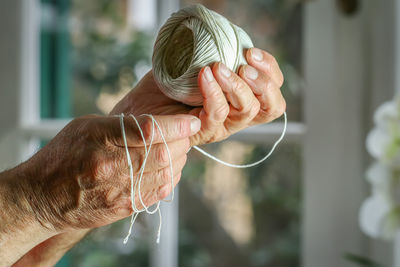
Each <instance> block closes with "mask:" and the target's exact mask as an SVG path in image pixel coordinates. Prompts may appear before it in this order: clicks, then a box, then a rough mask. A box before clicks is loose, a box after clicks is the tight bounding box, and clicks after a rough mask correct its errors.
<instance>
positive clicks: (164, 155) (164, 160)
mask: <svg viewBox="0 0 400 267" xmlns="http://www.w3.org/2000/svg"><path fill="white" fill-rule="evenodd" d="M156 160H157V162H158V163H159V164H160V165H161V166H163V167H164V166H168V165H169V157H168V152H167V149H166V148H165V147H164V146H162V147H161V148H159V149H158V150H157V152H156Z"/></svg>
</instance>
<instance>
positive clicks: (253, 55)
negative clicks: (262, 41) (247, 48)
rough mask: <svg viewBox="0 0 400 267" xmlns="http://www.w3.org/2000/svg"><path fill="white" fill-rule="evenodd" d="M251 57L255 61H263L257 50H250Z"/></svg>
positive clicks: (260, 53) (259, 51)
mask: <svg viewBox="0 0 400 267" xmlns="http://www.w3.org/2000/svg"><path fill="white" fill-rule="evenodd" d="M251 56H252V57H253V59H254V60H256V61H261V60H262V59H263V54H262V52H261V50H260V49H258V48H253V49H251Z"/></svg>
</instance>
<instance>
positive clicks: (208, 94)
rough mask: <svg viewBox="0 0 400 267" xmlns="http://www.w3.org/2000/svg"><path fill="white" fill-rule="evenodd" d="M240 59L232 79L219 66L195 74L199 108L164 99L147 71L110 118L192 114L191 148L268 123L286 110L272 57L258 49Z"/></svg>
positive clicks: (223, 68)
mask: <svg viewBox="0 0 400 267" xmlns="http://www.w3.org/2000/svg"><path fill="white" fill-rule="evenodd" d="M246 59H247V62H248V64H249V65H245V66H241V68H240V69H239V71H238V74H235V73H233V72H231V71H230V70H229V69H227V68H226V67H225V66H224V65H223V64H222V63H216V64H214V65H213V66H212V69H210V68H209V67H205V68H203V69H202V70H201V71H200V73H199V87H200V90H201V92H202V95H203V107H196V108H193V107H189V106H187V105H185V104H182V103H180V102H177V101H175V100H172V99H170V98H168V97H166V96H165V95H164V94H163V93H162V92H161V91H160V90H159V88H158V86H157V85H156V83H155V81H154V78H153V74H152V73H151V72H149V73H148V74H146V76H145V77H144V78H143V79H142V80H141V81H140V82H139V84H138V85H137V86H136V88H135V89H134V90H132V91H131V92H130V93H129V94H128V95H126V96H125V98H124V99H123V100H121V101H120V102H119V103H118V104H117V105H116V106H115V108H114V109H113V111H112V112H111V113H112V114H118V113H121V112H125V113H132V114H136V115H138V114H143V113H151V114H179V113H190V114H193V115H196V116H198V117H199V118H200V120H201V122H202V128H201V130H200V132H199V133H197V134H196V135H194V136H192V137H191V138H190V141H191V145H199V144H205V143H211V142H215V141H220V140H223V139H225V138H227V137H229V136H230V135H232V134H233V133H236V132H237V131H239V130H242V129H244V128H246V127H249V126H252V125H255V124H261V123H267V122H270V121H272V120H274V119H276V118H278V117H280V116H281V115H282V114H283V112H284V111H285V108H286V104H285V100H284V98H283V96H282V94H281V92H280V87H281V86H282V84H283V75H282V72H281V70H280V69H279V66H278V63H277V62H276V60H275V58H274V57H273V56H272V55H270V54H269V53H267V52H265V51H262V50H260V49H258V48H251V49H249V50H247V51H246Z"/></svg>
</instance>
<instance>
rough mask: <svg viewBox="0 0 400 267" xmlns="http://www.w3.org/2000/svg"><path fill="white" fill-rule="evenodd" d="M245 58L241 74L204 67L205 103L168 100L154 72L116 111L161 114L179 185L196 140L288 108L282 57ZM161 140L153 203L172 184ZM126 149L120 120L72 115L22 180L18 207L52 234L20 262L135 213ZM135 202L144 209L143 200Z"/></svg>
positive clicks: (137, 159)
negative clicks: (279, 61)
mask: <svg viewBox="0 0 400 267" xmlns="http://www.w3.org/2000/svg"><path fill="white" fill-rule="evenodd" d="M246 58H247V61H248V63H249V65H246V66H242V67H241V68H240V69H239V71H238V74H235V73H233V72H231V71H229V70H228V69H227V68H226V67H225V66H224V65H223V64H221V63H216V64H214V65H213V66H212V68H210V67H205V68H203V69H202V70H201V71H200V73H199V81H198V83H199V87H200V90H201V92H202V95H203V98H204V99H203V102H204V103H203V107H196V108H193V107H189V106H187V105H184V104H182V103H179V102H176V101H174V100H171V99H169V98H167V97H166V96H165V95H163V94H162V93H161V91H160V90H159V88H158V87H157V85H156V83H155V81H154V78H153V75H152V73H151V72H149V73H148V74H146V75H145V77H144V78H143V79H142V80H141V81H140V82H139V84H138V85H137V86H136V88H135V89H134V90H132V91H131V92H130V93H129V94H128V95H126V96H125V98H124V99H123V100H121V101H120V102H119V103H118V104H117V105H116V106H115V108H114V109H113V111H112V112H111V114H120V113H125V114H133V115H135V116H137V115H140V114H144V113H150V114H153V115H159V116H155V118H156V120H157V121H158V122H159V123H160V124H161V127H162V130H163V132H164V134H166V136H167V142H168V146H169V148H170V150H171V156H172V161H173V167H174V182H175V184H176V183H177V182H178V181H179V179H180V174H181V171H182V169H183V167H184V165H185V162H186V152H187V151H188V150H189V147H190V146H193V145H200V144H205V143H211V142H215V141H220V140H223V139H225V138H227V137H228V136H230V135H231V134H233V133H235V132H237V131H239V130H241V129H244V128H246V127H249V126H252V125H255V124H261V123H266V122H270V121H272V120H274V119H275V118H277V117H279V116H281V115H282V113H283V112H284V110H285V101H284V99H283V97H282V95H281V92H280V87H281V86H282V83H283V75H282V73H281V71H280V69H279V66H278V64H277V62H276V60H275V59H274V58H273V57H272V56H271V55H270V54H268V53H267V52H265V51H262V50H260V49H257V48H253V49H249V50H248V51H246ZM176 114H181V115H176ZM200 122H201V123H200ZM140 124H141V128H143V129H144V132H145V136H146V137H147V139H149V136H150V133H151V121H150V120H149V119H146V118H144V117H142V118H141V119H140ZM200 124H201V126H200ZM125 127H126V130H127V136H128V139H129V140H128V145H129V152H130V154H131V158H132V160H133V163H134V166H135V171H136V172H138V168H139V167H140V164H141V162H142V160H143V156H144V147H143V143H142V141H141V137H140V135H139V132H138V129H137V127H136V124H135V123H134V122H133V120H131V119H129V117H126V119H125ZM160 141H161V140H160V138H159V136H156V145H155V146H154V147H153V149H152V152H151V154H150V156H149V159H148V161H149V162H148V163H147V165H146V166H147V168H146V173H145V177H144V179H143V184H142V195H143V198H144V201H145V204H146V205H147V206H148V205H151V204H154V203H156V202H157V201H159V200H161V199H163V198H165V197H166V196H167V195H168V194H169V193H170V192H171V190H172V189H173V188H171V186H170V178H171V177H170V173H169V168H168V166H169V162H168V157H167V154H166V150H165V148H164V145H163V144H162V143H160ZM124 153H125V152H124V147H123V143H122V138H121V131H120V127H119V119H118V118H115V117H114V118H113V117H101V116H89V117H82V118H78V119H75V120H74V121H72V122H71V123H70V124H69V125H67V126H66V128H64V129H63V130H62V131H61V132H60V133H59V134H58V135H57V136H56V137H55V138H54V139H53V140H52V141H51V142H50V143H49V144H48V145H47V146H46V147H45V148H43V149H42V150H41V151H39V152H38V153H37V154H36V155H35V156H34V157H33V158H32V159H30V160H29V161H28V162H26V163H24V164H23V165H24V169H26V173H28V175H26V177H27V179H24V178H23V179H22V180H23V183H21V184H23V186H22V185H19V186H18V187H16V188H22V191H23V192H24V196H25V199H24V200H23V201H22V202H23V203H28V204H29V205H23V204H21V205H19V206H18V207H17V210H19V211H21V210H22V211H23V212H25V213H26V214H31V215H32V216H31V218H30V219H29V220H30V221H32V222H39V223H40V225H41V228H43V229H45V230H44V231H43V232H44V233H45V234H43V237H42V238H41V240H40V241H43V242H42V243H41V244H40V245H38V246H36V247H34V248H33V249H31V250H30V251H29V252H28V253H27V254H25V255H24V256H23V257H22V258H21V259H20V261H18V263H16V266H18V265H21V266H23V265H24V264H26V263H28V262H29V263H30V264H31V265H32V264H34V263H33V261H34V259H35V258H36V257H37V256H38V254H39V253H40V255H47V254H49V255H51V254H52V253H46V251H52V250H54V249H55V248H56V247H57V246H62V247H63V249H64V250H65V251H66V250H68V249H69V248H70V247H71V246H73V244H75V243H76V242H77V241H78V240H79V239H80V238H82V237H83V236H84V234H85V233H86V232H87V231H88V229H90V228H94V227H99V226H102V225H106V224H109V223H112V222H114V221H116V220H119V219H122V218H124V217H127V216H129V215H130V214H131V213H132V207H131V202H130V198H129V196H130V191H129V188H130V186H129V184H130V180H129V173H128V168H127V162H126V158H125V154H124ZM17 168H18V167H17ZM11 176H12V175H11ZM15 193H17V194H19V193H20V192H15ZM135 201H136V203H137V205H138V206H139V207H140V203H139V202H138V200H137V199H136V200H135ZM51 236H52V237H51ZM65 236H68V237H71V238H68V239H66V238H65ZM49 237H51V238H49ZM67 240H68V241H67ZM66 243H67V244H66ZM31 247H32V246H31ZM63 249H61V251H63ZM59 251H60V250H59ZM65 251H64V252H65ZM22 253H25V252H22ZM58 254H60V255H59V256H56V257H55V256H54V254H52V255H53V257H52V258H51V259H44V260H43V259H42V261H41V263H40V265H41V266H43V265H45V264H47V265H53V264H55V263H56V262H57V261H58V259H59V258H60V257H61V256H62V254H63V253H58ZM20 256H22V255H20ZM0 258H1V255H0ZM15 260H16V259H15ZM44 262H45V263H44Z"/></svg>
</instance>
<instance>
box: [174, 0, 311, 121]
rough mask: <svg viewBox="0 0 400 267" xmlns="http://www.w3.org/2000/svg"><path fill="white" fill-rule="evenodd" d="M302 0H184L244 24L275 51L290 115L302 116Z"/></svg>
mask: <svg viewBox="0 0 400 267" xmlns="http://www.w3.org/2000/svg"><path fill="white" fill-rule="evenodd" d="M301 2H304V1H302V0H269V1H266V0H230V1H226V0H181V5H182V6H186V5H190V4H194V3H201V4H203V5H204V6H206V7H208V8H210V9H212V10H215V11H217V12H218V13H220V14H222V15H224V16H225V17H226V18H228V19H229V20H230V21H232V22H233V23H235V24H236V25H238V26H240V27H242V28H243V29H244V30H245V31H246V32H247V33H248V34H249V36H250V37H251V38H252V40H253V43H254V45H255V46H256V47H259V48H261V49H264V50H266V51H268V52H270V53H271V54H272V55H274V56H275V57H276V59H277V61H278V62H279V65H280V66H281V69H282V72H283V74H284V76H285V83H284V85H283V87H282V92H283V95H284V97H285V99H286V102H287V111H288V112H287V113H288V119H289V120H291V121H301V120H302V98H303V96H302V95H303V88H304V81H303V79H302V72H303V71H302V64H303V63H302V14H303V13H302V4H301Z"/></svg>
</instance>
